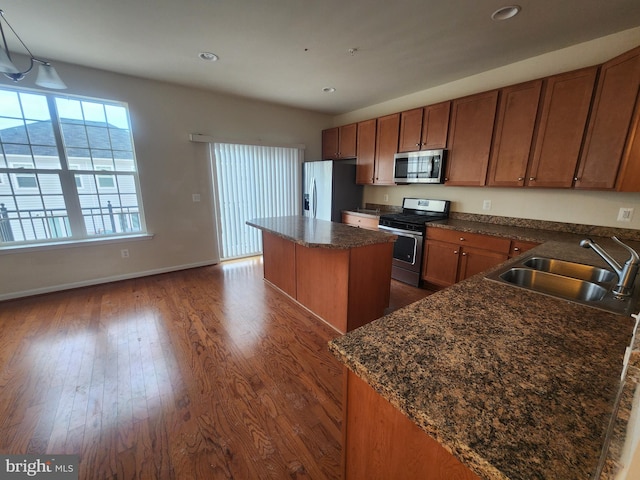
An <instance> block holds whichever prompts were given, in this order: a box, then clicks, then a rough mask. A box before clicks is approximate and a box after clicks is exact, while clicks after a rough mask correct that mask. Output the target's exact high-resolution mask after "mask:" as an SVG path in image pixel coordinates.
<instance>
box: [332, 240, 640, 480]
mask: <svg viewBox="0 0 640 480" xmlns="http://www.w3.org/2000/svg"><path fill="white" fill-rule="evenodd" d="M530 253H535V254H539V255H542V256H550V257H555V258H562V259H565V260H569V261H574V262H581V263H589V264H599V262H598V259H597V257H596V256H595V255H594V254H593V252H590V251H588V250H585V249H582V248H580V247H578V246H577V243H574V242H571V243H565V242H547V243H545V244H543V245H541V246H539V247H536V248H535V249H534V250H532V251H531V252H530ZM484 276H485V275H484V274H480V275H476V276H474V277H471V278H469V279H468V280H465V281H463V282H460V283H458V284H455V285H453V286H452V287H449V288H447V289H445V290H442V291H440V292H438V293H436V294H434V295H432V296H430V297H427V298H425V299H424V300H421V301H419V302H416V303H414V304H412V305H409V306H407V307H405V308H404V309H401V310H398V311H396V312H394V313H392V314H390V315H388V316H385V317H383V318H381V319H379V320H377V321H375V322H372V323H370V324H368V325H366V326H364V327H362V328H360V329H358V330H356V331H354V332H351V333H349V334H347V335H345V336H343V337H340V338H337V339H335V340H333V341H332V342H330V344H329V347H330V349H331V351H332V352H333V353H334V354H335V355H336V356H337V357H338V358H339V359H340V360H341V361H342V362H343V363H344V364H345V366H346V367H347V368H346V369H345V370H346V371H347V381H346V384H347V386H346V389H345V396H346V398H345V402H344V406H343V408H344V410H345V411H344V429H345V430H344V438H345V442H344V446H343V447H344V449H343V452H344V455H345V459H344V462H343V464H344V468H345V478H346V479H351V478H369V479H375V478H394V474H397V473H398V472H403V476H402V478H421V479H425V478H431V479H447V478H456V479H458V478H460V479H462V478H464V479H475V478H483V479H523V480H524V479H527V480H528V479H532V478H545V479H563V480H569V479H600V478H609V477H607V476H606V474H607V470H608V469H609V468H610V464H608V463H607V462H609V461H610V457H608V452H607V447H608V446H609V443H610V442H609V440H610V438H611V433H612V430H613V428H614V426H615V425H616V421H617V411H618V404H619V399H620V397H621V393H622V392H623V387H624V386H625V384H624V382H621V373H622V371H623V359H624V357H625V350H626V348H627V347H630V346H631V342H632V338H633V332H634V328H635V320H634V319H633V318H632V317H626V316H622V315H616V314H613V313H608V312H605V311H602V310H598V309H595V308H591V307H587V306H583V305H578V304H575V303H571V302H568V301H565V300H560V299H557V298H553V297H549V296H545V295H541V294H538V293H535V292H531V291H528V290H524V289H520V288H515V287H511V286H505V285H503V284H500V283H497V282H494V281H490V280H487V279H485V278H484ZM633 358H637V356H635V357H634V356H633V355H632V359H633ZM632 361H633V360H632ZM627 396H628V395H627ZM631 396H632V395H631ZM403 422H405V423H403ZM394 435H399V436H400V438H403V436H404V437H406V438H410V443H409V447H408V448H399V447H398V444H402V441H400V440H397V437H396V438H394ZM380 446H383V448H381V447H380ZM376 450H377V451H376ZM383 450H384V451H383ZM372 459H373V460H372Z"/></svg>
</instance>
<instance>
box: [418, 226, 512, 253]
mask: <svg viewBox="0 0 640 480" xmlns="http://www.w3.org/2000/svg"><path fill="white" fill-rule="evenodd" d="M427 238H428V239H430V240H439V241H441V242H450V243H455V244H458V245H461V246H463V247H464V246H469V247H475V248H482V249H484V250H490V251H492V252H498V253H504V254H508V253H509V249H510V248H511V240H509V239H508V238H501V237H493V236H491V235H483V234H480V233H467V232H460V231H457V230H448V229H444V228H434V227H431V228H427Z"/></svg>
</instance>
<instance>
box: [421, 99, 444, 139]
mask: <svg viewBox="0 0 640 480" xmlns="http://www.w3.org/2000/svg"><path fill="white" fill-rule="evenodd" d="M450 112H451V102H442V103H438V104H435V105H429V106H428V107H424V117H423V119H422V143H421V145H420V149H421V150H437V149H440V148H447V134H448V133H449V114H450Z"/></svg>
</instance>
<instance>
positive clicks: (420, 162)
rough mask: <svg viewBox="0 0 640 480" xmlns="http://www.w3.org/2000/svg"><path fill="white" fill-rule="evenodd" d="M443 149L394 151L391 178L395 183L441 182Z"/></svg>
mask: <svg viewBox="0 0 640 480" xmlns="http://www.w3.org/2000/svg"><path fill="white" fill-rule="evenodd" d="M445 153H446V151H445V150H424V151H419V152H406V153H396V154H395V155H394V162H393V180H394V182H396V183H442V182H443V181H444V160H445Z"/></svg>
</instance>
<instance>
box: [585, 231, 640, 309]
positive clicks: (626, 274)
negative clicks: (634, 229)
mask: <svg viewBox="0 0 640 480" xmlns="http://www.w3.org/2000/svg"><path fill="white" fill-rule="evenodd" d="M611 239H612V240H613V241H614V242H616V243H617V244H618V245H620V246H621V247H624V248H625V249H626V250H627V251H628V252H629V253H630V254H631V257H630V258H629V260H627V261H626V262H625V264H624V266H621V265H620V264H619V263H618V262H617V261H616V260H615V259H614V258H613V257H612V256H611V255H609V254H608V253H607V252H606V251H605V250H604V249H603V248H602V247H601V246H600V245H598V244H597V243H596V242H594V241H593V240H590V239H585V240H582V241H581V242H580V246H581V247H583V248H592V249H593V251H594V252H596V253H597V254H598V255H600V256H601V257H602V259H603V260H604V261H605V262H607V263H608V264H609V266H611V268H613V270H614V271H615V272H616V274H617V275H618V284H617V285H616V286H615V287H614V288H613V294H614V295H615V296H616V297H618V298H621V297H628V296H629V295H631V293H632V292H633V282H634V280H635V279H636V275H637V273H638V264H639V263H640V257H638V253H637V252H636V251H635V250H634V249H633V248H631V247H630V246H629V245H626V244H624V243H622V242H621V241H620V240H618V238H617V237H611Z"/></svg>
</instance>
